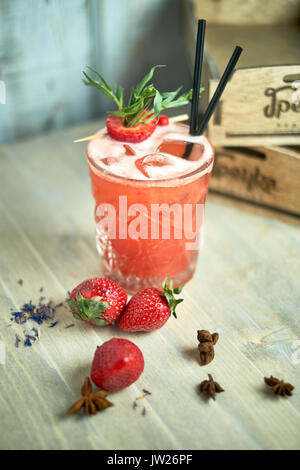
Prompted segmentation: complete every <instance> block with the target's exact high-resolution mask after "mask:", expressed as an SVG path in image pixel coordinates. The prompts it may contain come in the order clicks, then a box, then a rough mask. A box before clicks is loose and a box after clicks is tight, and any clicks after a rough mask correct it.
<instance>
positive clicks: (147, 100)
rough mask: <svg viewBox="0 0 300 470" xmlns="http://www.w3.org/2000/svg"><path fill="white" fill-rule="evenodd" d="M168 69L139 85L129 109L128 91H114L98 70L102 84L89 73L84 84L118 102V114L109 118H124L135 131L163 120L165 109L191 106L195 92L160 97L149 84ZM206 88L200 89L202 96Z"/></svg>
mask: <svg viewBox="0 0 300 470" xmlns="http://www.w3.org/2000/svg"><path fill="white" fill-rule="evenodd" d="M159 67H165V66H164V65H155V66H154V67H152V68H151V69H150V71H149V72H148V73H147V74H146V75H145V77H143V78H142V80H141V81H140V82H139V83H138V85H137V86H136V87H135V88H133V89H132V90H131V93H130V97H129V100H128V104H127V106H125V105H124V89H123V87H121V86H120V85H116V86H115V89H114V90H113V89H112V88H111V87H110V86H109V85H108V84H107V82H106V81H105V80H104V78H103V77H102V76H101V75H100V74H99V73H98V72H96V71H95V70H93V69H91V70H92V71H93V72H94V73H95V74H96V76H97V78H98V79H99V80H93V79H92V78H91V77H89V76H88V75H87V74H86V73H85V72H83V74H84V76H85V79H83V82H84V83H85V84H86V85H91V86H94V87H96V88H97V89H98V90H100V91H101V92H102V93H103V94H104V95H105V96H106V97H107V98H110V99H111V100H112V101H114V102H115V103H116V105H117V107H118V111H110V112H109V114H113V115H115V116H120V117H122V118H123V123H124V125H125V126H127V127H133V126H136V125H138V124H140V123H141V122H142V123H145V124H147V123H148V122H150V121H151V120H152V119H154V118H159V115H160V113H161V112H162V111H163V110H164V109H169V108H177V107H179V106H184V105H187V104H189V103H190V102H191V100H192V96H193V90H192V89H191V90H189V91H188V92H187V93H183V94H181V95H179V93H180V91H181V89H182V87H179V88H177V90H175V91H171V92H163V93H160V92H159V91H158V90H157V89H156V88H155V86H154V85H153V84H152V83H150V84H149V82H150V81H151V79H152V78H153V75H154V72H155V70H156V69H157V68H159ZM201 91H203V88H201V89H200V92H201Z"/></svg>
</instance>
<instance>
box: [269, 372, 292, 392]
mask: <svg viewBox="0 0 300 470" xmlns="http://www.w3.org/2000/svg"><path fill="white" fill-rule="evenodd" d="M264 380H265V384H266V385H268V386H269V387H271V388H272V390H273V392H274V393H275V395H281V396H282V397H286V396H288V397H290V396H292V395H293V394H292V390H294V388H295V387H294V386H293V385H292V384H290V383H288V382H284V381H283V380H279V379H276V377H273V376H272V375H271V376H270V377H269V378H268V377H265V378H264Z"/></svg>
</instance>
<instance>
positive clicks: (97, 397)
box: [68, 377, 114, 415]
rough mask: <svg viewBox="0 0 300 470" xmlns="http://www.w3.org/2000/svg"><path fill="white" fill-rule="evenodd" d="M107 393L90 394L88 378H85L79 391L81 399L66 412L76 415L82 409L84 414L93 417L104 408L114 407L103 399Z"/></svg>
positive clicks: (98, 391) (101, 391)
mask: <svg viewBox="0 0 300 470" xmlns="http://www.w3.org/2000/svg"><path fill="white" fill-rule="evenodd" d="M108 393H109V392H108V391H107V390H97V391H96V392H92V384H91V381H90V379H89V377H87V378H86V379H85V381H84V384H83V386H82V389H81V395H82V398H80V399H79V400H77V401H75V403H73V405H72V406H71V408H70V409H69V410H68V414H69V415H71V414H73V413H77V412H78V411H80V410H81V408H84V412H85V414H87V415H95V414H96V413H97V412H98V411H102V410H105V408H108V407H109V406H114V404H113V403H112V402H110V401H109V400H107V399H106V398H105V397H106V396H107V395H108Z"/></svg>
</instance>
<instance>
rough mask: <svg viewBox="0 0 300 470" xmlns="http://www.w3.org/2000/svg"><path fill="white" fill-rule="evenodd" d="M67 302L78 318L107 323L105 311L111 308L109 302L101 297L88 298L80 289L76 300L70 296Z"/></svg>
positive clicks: (102, 323) (100, 323)
mask: <svg viewBox="0 0 300 470" xmlns="http://www.w3.org/2000/svg"><path fill="white" fill-rule="evenodd" d="M67 303H68V305H69V307H70V309H71V311H72V313H73V315H74V318H75V319H76V320H92V321H93V322H94V323H97V324H99V325H105V324H106V321H105V315H103V312H104V311H105V310H106V309H107V308H109V306H110V305H109V303H108V302H104V301H103V300H102V298H101V297H92V298H91V299H86V298H85V297H83V296H82V295H81V293H80V292H79V291H78V292H77V296H76V300H75V299H73V298H68V299H67Z"/></svg>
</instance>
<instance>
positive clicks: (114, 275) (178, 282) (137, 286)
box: [101, 256, 197, 294]
mask: <svg viewBox="0 0 300 470" xmlns="http://www.w3.org/2000/svg"><path fill="white" fill-rule="evenodd" d="M196 261H197V256H195V257H194V260H193V262H192V263H191V264H190V265H189V266H188V268H186V269H185V270H184V271H183V272H181V273H179V274H176V275H175V276H172V277H171V278H172V280H173V282H174V287H179V286H182V285H184V284H186V283H187V282H188V281H189V280H190V279H191V278H192V277H193V275H194V272H195V268H196ZM101 273H102V275H103V276H104V277H108V278H109V279H112V280H113V281H116V282H118V283H119V284H121V286H122V287H123V288H124V289H125V290H126V291H127V292H129V293H130V294H135V293H136V292H138V291H140V290H142V289H145V288H146V287H157V288H158V289H162V283H163V279H162V278H160V277H147V278H144V279H140V278H139V277H137V276H127V277H125V276H124V275H123V274H122V273H121V272H120V271H119V270H116V269H112V268H111V266H109V264H108V263H106V262H105V261H103V260H101Z"/></svg>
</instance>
